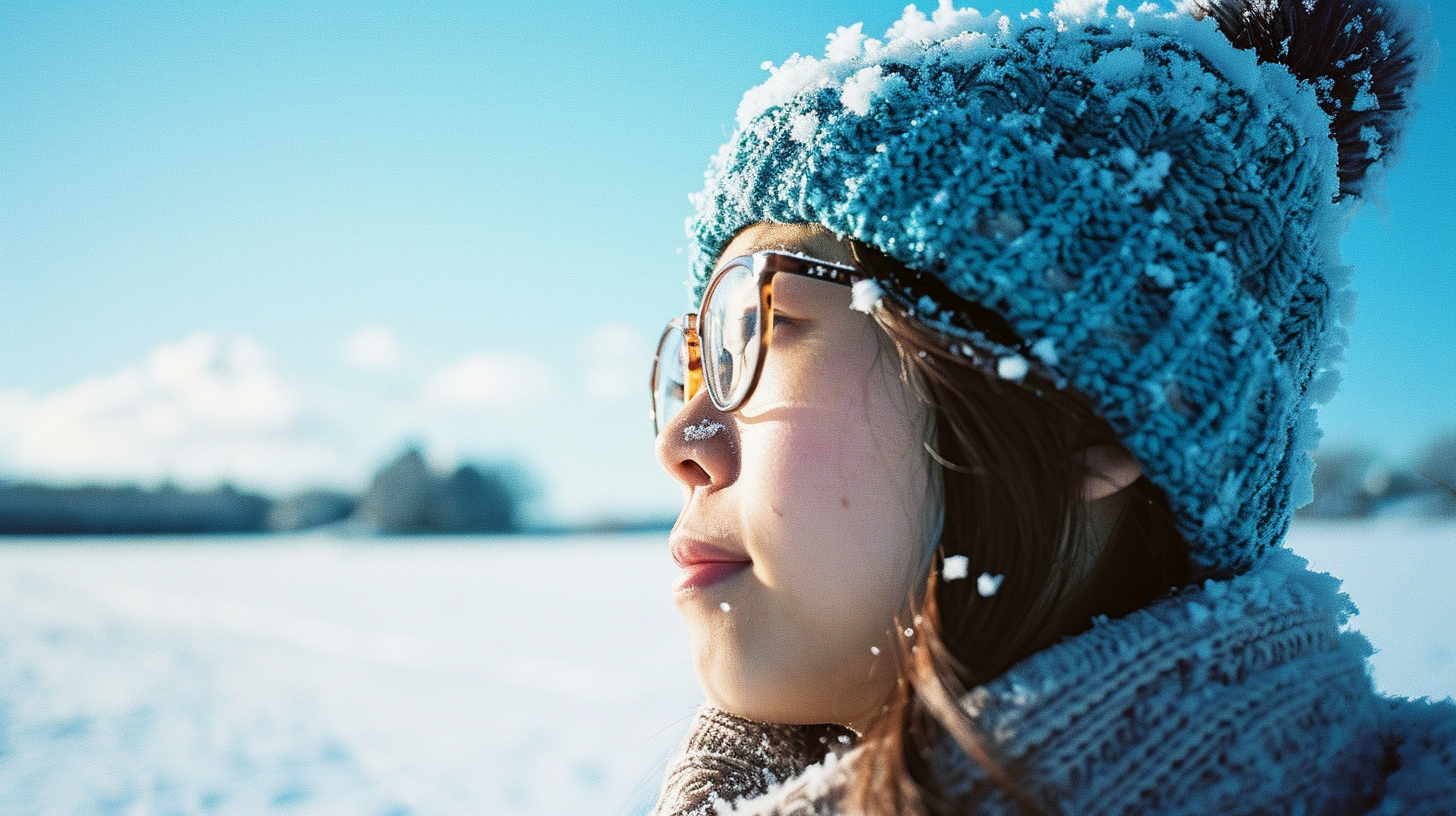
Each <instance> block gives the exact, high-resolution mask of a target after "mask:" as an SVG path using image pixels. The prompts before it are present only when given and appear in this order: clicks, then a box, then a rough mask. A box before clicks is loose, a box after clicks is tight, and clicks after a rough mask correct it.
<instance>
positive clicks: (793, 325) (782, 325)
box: [773, 311, 808, 336]
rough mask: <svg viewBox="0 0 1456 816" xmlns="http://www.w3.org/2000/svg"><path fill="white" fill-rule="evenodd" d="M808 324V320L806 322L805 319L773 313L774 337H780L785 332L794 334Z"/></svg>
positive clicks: (777, 312)
mask: <svg viewBox="0 0 1456 816" xmlns="http://www.w3.org/2000/svg"><path fill="white" fill-rule="evenodd" d="M807 323H808V320H806V319H805V318H802V317H791V316H789V315H786V314H784V313H783V312H779V311H775V312H774V313H773V327H774V336H778V335H779V334H780V333H782V332H784V331H790V332H792V331H796V330H798V329H802V328H804V326H805V324H807Z"/></svg>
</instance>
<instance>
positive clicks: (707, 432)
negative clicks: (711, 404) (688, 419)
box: [683, 419, 723, 442]
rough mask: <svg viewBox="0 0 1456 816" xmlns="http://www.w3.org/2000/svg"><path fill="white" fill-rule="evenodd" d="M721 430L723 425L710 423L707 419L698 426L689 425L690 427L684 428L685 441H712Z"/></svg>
mask: <svg viewBox="0 0 1456 816" xmlns="http://www.w3.org/2000/svg"><path fill="white" fill-rule="evenodd" d="M721 430H723V423H721V422H709V421H708V420H706V419H705V420H703V421H702V422H699V423H698V424H696V425H689V426H688V427H686V428H683V441H684V442H701V441H703V440H704V439H712V438H713V437H715V436H717V435H718V432H719V431H721Z"/></svg>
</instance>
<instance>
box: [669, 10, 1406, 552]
mask: <svg viewBox="0 0 1456 816" xmlns="http://www.w3.org/2000/svg"><path fill="white" fill-rule="evenodd" d="M1082 5H1084V6H1085V5H1089V4H1087V3H1083V4H1082ZM1091 5H1092V6H1093V9H1092V11H1090V12H1086V13H1087V15H1088V16H1087V17H1086V18H1085V19H1084V18H1074V17H1073V16H1071V15H1039V14H1036V15H1031V16H1027V17H1024V18H1022V19H1019V20H1013V19H1010V18H1007V17H1003V16H982V15H981V14H979V13H977V12H975V11H970V10H964V11H962V10H955V9H953V8H951V7H950V6H949V5H942V7H941V8H940V9H939V10H937V11H936V12H935V14H934V15H933V16H932V17H930V18H927V17H925V16H924V15H923V14H920V13H919V12H917V11H915V10H914V8H913V7H911V8H909V9H907V10H906V14H905V16H904V18H903V19H902V20H900V22H898V23H897V24H896V25H895V26H894V27H893V28H891V30H890V32H889V33H888V35H887V38H886V39H885V40H884V41H879V40H873V39H866V38H865V37H864V36H863V35H862V34H861V32H860V30H859V26H855V27H852V28H842V29H840V30H839V31H838V33H837V34H835V35H831V37H830V44H829V46H828V49H827V51H826V56H825V58H824V59H815V58H808V57H799V56H795V57H794V58H792V59H790V60H789V61H788V62H786V63H785V64H784V65H783V66H782V67H779V68H771V69H770V70H771V71H772V76H771V77H770V79H769V80H768V81H767V82H766V83H764V84H763V85H762V86H760V87H757V88H754V89H753V90H751V91H749V92H748V94H747V95H745V97H744V99H743V102H742V104H741V106H740V108H739V111H738V129H737V131H736V132H735V134H734V135H733V137H732V139H731V140H730V141H729V142H728V143H727V144H725V145H724V146H723V148H722V150H721V151H720V152H719V154H718V155H717V156H716V157H715V158H714V160H713V162H712V164H711V166H710V168H709V171H708V173H707V185H706V188H705V189H704V190H703V192H702V193H700V194H699V195H697V196H695V197H694V203H695V206H696V210H697V212H696V215H695V216H694V217H693V218H692V219H690V221H689V233H690V236H691V239H692V242H693V253H694V260H693V264H694V270H693V271H694V279H695V282H696V285H697V289H696V291H697V293H698V296H699V297H700V296H701V293H702V290H703V288H704V286H705V284H706V281H707V279H708V277H709V275H710V273H711V271H712V269H713V267H714V264H715V261H716V260H717V256H718V254H719V252H720V251H721V250H722V249H723V247H724V246H725V245H726V244H727V243H728V241H729V240H731V238H732V236H733V235H734V234H735V233H736V232H737V231H738V230H740V229H742V228H743V227H745V226H748V225H750V224H753V223H755V222H779V223H798V222H808V223H818V224H821V225H823V226H825V227H827V228H829V229H830V230H832V231H834V232H835V233H836V234H839V235H844V236H849V237H852V238H854V239H857V240H859V241H862V242H864V243H867V244H870V245H872V246H874V247H876V248H878V249H879V250H881V251H883V252H884V253H886V254H888V255H890V256H892V257H893V258H895V259H897V260H899V261H900V262H902V263H904V264H905V265H906V266H908V267H910V268H911V269H914V270H919V271H923V272H930V273H932V274H934V275H935V276H937V277H938V278H939V279H940V280H941V281H943V282H944V283H945V284H946V285H947V286H948V287H949V288H950V290H951V291H952V292H954V293H955V294H956V295H958V296H960V297H962V298H965V299H966V300H969V301H972V302H975V303H978V304H981V305H983V306H986V307H989V308H991V309H992V310H994V311H996V312H997V313H999V314H1000V315H1001V316H1003V317H1004V318H1005V319H1006V320H1007V321H1008V322H1009V323H1010V325H1011V327H1012V328H1013V329H1014V330H1015V332H1016V333H1017V334H1018V335H1019V337H1020V338H1021V339H1022V340H1023V341H1024V346H1023V348H1024V349H1026V350H1027V352H1025V357H1026V358H1029V359H1013V360H1010V361H1009V362H1010V365H1001V366H999V369H1000V370H1001V371H1003V372H1005V371H1011V372H1022V371H1025V370H1026V368H1027V366H1026V365H1025V364H1026V363H1029V364H1030V366H1031V368H1032V369H1033V370H1035V371H1039V372H1041V373H1043V374H1044V375H1045V376H1047V377H1049V378H1050V379H1052V380H1053V381H1054V382H1056V383H1057V384H1058V385H1059V386H1069V387H1071V388H1075V389H1076V390H1078V391H1080V392H1082V393H1083V394H1086V395H1087V396H1088V397H1090V398H1091V399H1092V401H1093V403H1094V404H1095V406H1096V408H1097V409H1098V411H1099V413H1100V414H1101V415H1102V416H1103V417H1104V418H1105V419H1106V420H1107V421H1108V422H1109V423H1110V424H1111V425H1112V426H1113V428H1114V429H1115V430H1116V432H1117V433H1118V435H1119V436H1120V437H1121V439H1122V441H1123V443H1124V444H1125V445H1126V446H1127V448H1128V449H1129V450H1130V451H1132V453H1133V454H1134V455H1136V456H1137V458H1138V459H1139V461H1140V462H1141V463H1142V466H1143V470H1144V472H1145V473H1146V474H1147V475H1148V476H1149V478H1151V479H1152V481H1153V482H1154V483H1156V484H1157V485H1159V486H1160V487H1161V488H1163V490H1164V491H1165V492H1166V493H1167V494H1168V497H1169V499H1170V501H1171V503H1172V507H1173V509H1174V511H1175V513H1176V516H1177V519H1178V524H1179V529H1180V531H1181V532H1182V533H1183V535H1184V536H1185V537H1186V538H1187V539H1188V541H1189V544H1190V546H1191V550H1192V554H1193V558H1194V561H1195V564H1196V567H1197V568H1198V569H1199V571H1200V574H1201V575H1204V576H1218V575H1229V574H1235V573H1238V572H1241V571H1243V570H1244V569H1246V568H1247V567H1248V565H1249V564H1250V563H1252V561H1253V560H1254V559H1255V558H1256V557H1257V556H1258V555H1259V554H1260V553H1261V552H1262V551H1263V550H1264V549H1266V548H1267V547H1268V546H1270V545H1272V544H1273V543H1275V542H1277V541H1278V540H1279V539H1280V538H1281V537H1282V536H1283V534H1284V532H1285V530H1286V529H1287V527H1288V524H1289V520H1290V517H1291V515H1292V512H1293V509H1294V508H1295V507H1296V506H1298V505H1299V504H1303V503H1305V502H1307V501H1308V499H1309V481H1310V480H1309V472H1310V469H1311V467H1312V462H1311V460H1310V458H1309V456H1308V452H1309V451H1310V450H1311V449H1312V448H1313V446H1314V445H1315V443H1316V442H1317V440H1318V430H1317V427H1316V424H1315V422H1314V421H1313V408H1312V407H1311V406H1312V404H1313V403H1315V402H1320V401H1323V400H1324V399H1327V398H1328V397H1329V396H1330V395H1331V394H1332V393H1333V390H1334V385H1335V381H1336V376H1335V373H1334V372H1333V371H1330V370H1329V369H1330V368H1331V366H1332V365H1333V364H1334V363H1335V362H1337V360H1338V357H1339V355H1340V351H1341V349H1342V347H1343V339H1344V333H1343V331H1342V330H1341V329H1339V328H1338V326H1337V325H1336V320H1335V319H1334V318H1335V315H1336V314H1337V313H1338V312H1339V311H1340V310H1341V308H1342V307H1343V306H1344V305H1345V303H1346V299H1345V298H1344V297H1342V295H1341V291H1342V289H1343V288H1344V286H1345V284H1346V281H1347V279H1348V271H1347V270H1346V269H1345V268H1344V267H1343V266H1342V265H1341V264H1340V263H1339V260H1338V257H1337V251H1338V248H1337V246H1336V240H1337V238H1338V234H1339V232H1340V230H1341V229H1342V227H1343V223H1344V220H1345V215H1346V214H1345V212H1344V209H1345V208H1344V206H1342V205H1341V204H1337V203H1335V199H1336V198H1338V197H1339V193H1340V188H1339V178H1338V176H1337V172H1336V171H1337V164H1338V160H1337V155H1336V148H1335V144H1334V142H1333V141H1332V140H1331V138H1330V136H1329V133H1330V119H1329V117H1328V116H1327V115H1326V113H1325V112H1324V111H1323V110H1322V109H1321V108H1320V105H1319V101H1320V100H1319V98H1318V95H1317V93H1316V88H1315V87H1314V85H1312V84H1311V83H1304V82H1301V81H1300V80H1298V79H1296V78H1295V77H1294V76H1292V75H1291V74H1290V72H1289V71H1288V70H1286V69H1285V68H1284V67H1283V66H1282V65H1277V64H1272V63H1260V62H1259V60H1258V58H1257V57H1256V55H1255V53H1253V52H1250V51H1244V50H1239V49H1237V48H1235V47H1234V46H1233V45H1231V44H1230V42H1229V41H1228V39H1227V38H1225V37H1224V36H1223V35H1222V34H1220V32H1219V30H1218V28H1217V26H1216V25H1215V23H1214V21H1213V20H1205V21H1196V20H1193V19H1192V18H1189V17H1187V16H1183V15H1176V14H1159V13H1138V14H1132V13H1128V12H1126V11H1122V10H1119V12H1118V13H1117V14H1116V15H1114V16H1107V15H1106V14H1105V13H1099V12H1098V10H1097V9H1096V8H1095V5H1096V4H1091ZM1367 84H1368V83H1367ZM1360 104H1362V105H1366V106H1369V105H1376V106H1378V105H1379V104H1380V100H1379V99H1378V98H1377V96H1376V95H1373V94H1372V95H1370V99H1368V100H1367V99H1362V100H1361V101H1360ZM1362 132H1364V133H1365V134H1366V137H1367V139H1368V141H1369V151H1368V152H1369V155H1370V156H1371V157H1375V158H1378V157H1379V155H1380V149H1381V145H1385V144H1388V142H1389V138H1387V136H1386V135H1382V134H1381V133H1377V132H1376V130H1375V129H1373V128H1371V129H1370V130H1368V131H1362ZM890 294H891V295H892V297H896V298H897V299H898V300H900V301H901V302H902V304H904V305H909V306H911V307H912V308H914V309H919V311H920V315H919V316H921V317H923V318H925V319H927V322H931V323H932V324H934V323H936V318H937V316H938V315H937V307H936V305H935V304H933V303H928V302H926V301H924V300H923V299H922V298H921V295H920V294H919V293H916V292H913V291H899V292H896V291H893V289H892V291H891V292H890ZM1002 362H1008V361H1005V360H1003V361H1002ZM1018 379H1019V378H1018Z"/></svg>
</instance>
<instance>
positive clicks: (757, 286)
mask: <svg viewBox="0 0 1456 816" xmlns="http://www.w3.org/2000/svg"><path fill="white" fill-rule="evenodd" d="M780 272H785V273H788V274H790V275H803V276H804V277H807V278H815V279H817V280H826V281H831V282H833V283H840V284H843V285H845V286H850V285H853V284H854V282H855V281H857V280H859V279H860V278H861V277H863V274H862V273H860V272H859V270H857V269H855V268H854V267H852V266H842V265H840V264H833V263H829V262H828V261H821V260H818V259H817V258H808V257H805V256H803V255H793V254H790V253H787V252H773V251H765V252H755V253H753V254H752V255H745V256H743V257H741V258H734V259H733V260H731V261H729V262H728V263H726V264H724V265H723V266H721V267H719V269H718V271H716V272H714V273H713V279H712V280H711V281H710V282H709V283H708V289H707V291H706V292H704V293H703V304H702V306H701V307H700V311H699V312H698V313H696V314H692V313H689V314H686V315H683V316H682V317H680V318H674V319H673V320H671V321H669V322H668V324H667V329H666V330H664V331H663V333H662V339H660V340H658V341H657V357H656V358H655V359H654V360H653V361H652V431H653V433H654V434H659V433H662V429H663V428H665V427H667V425H668V423H670V422H672V419H673V417H675V416H677V414H678V412H679V411H681V410H682V409H683V407H684V406H686V405H687V403H688V401H689V400H691V399H692V398H693V396H694V395H695V394H697V393H698V389H700V388H702V387H703V386H704V385H707V387H708V396H709V397H710V398H712V400H713V406H714V407H715V408H717V409H718V410H719V411H723V412H725V413H726V412H728V411H736V410H738V408H739V407H741V406H742V405H743V403H745V402H747V401H748V398H749V397H750V396H752V395H753V389H754V387H755V386H756V385H758V378H759V375H760V374H762V373H763V359H764V357H765V356H767V354H768V346H769V341H770V340H771V339H772V337H773V280H774V276H775V275H777V274H779V273H780ZM765 315H766V316H767V318H766V319H765V318H764V317H763V316H765Z"/></svg>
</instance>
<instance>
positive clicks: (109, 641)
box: [0, 521, 1456, 816]
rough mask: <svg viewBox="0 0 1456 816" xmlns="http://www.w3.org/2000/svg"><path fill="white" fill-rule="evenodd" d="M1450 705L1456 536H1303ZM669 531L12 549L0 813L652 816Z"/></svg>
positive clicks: (1358, 623)
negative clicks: (641, 815) (599, 535)
mask: <svg viewBox="0 0 1456 816" xmlns="http://www.w3.org/2000/svg"><path fill="white" fill-rule="evenodd" d="M1291 541H1292V543H1293V545H1294V547H1295V549H1296V550H1297V551H1298V552H1300V553H1301V554H1303V555H1305V556H1306V557H1308V558H1310V559H1311V561H1312V562H1313V563H1314V564H1315V566H1316V567H1317V568H1320V569H1323V570H1326V571H1329V572H1332V573H1334V574H1336V575H1338V576H1340V577H1342V578H1345V579H1346V588H1347V589H1348V591H1349V592H1350V594H1351V595H1352V597H1353V598H1354V599H1355V601H1356V603H1357V604H1358V605H1359V606H1360V608H1361V610H1362V612H1361V615H1360V616H1359V617H1357V618H1356V619H1355V621H1354V626H1355V627H1356V628H1358V629H1360V630H1362V631H1364V632H1365V633H1366V634H1367V635H1369V636H1370V638H1371V640H1372V641H1373V642H1374V643H1375V645H1376V646H1377V647H1378V648H1379V649H1380V651H1379V652H1378V653H1377V654H1376V656H1375V658H1374V665H1375V677H1376V682H1377V683H1378V684H1379V685H1380V686H1381V687H1382V688H1383V689H1385V690H1387V691H1390V692H1393V693H1399V694H1406V695H1432V696H1447V695H1453V694H1456V524H1450V523H1447V524H1439V525H1438V524H1430V523H1424V524H1423V523H1418V522H1413V521H1385V522H1380V523H1377V524H1347V525H1318V526H1316V525H1305V526H1302V527H1300V528H1298V529H1297V530H1296V531H1295V532H1294V534H1293V535H1292V538H1291ZM673 574H674V568H673V566H672V564H671V562H670V560H669V559H668V557H667V553H666V547H665V538H664V537H663V536H635V537H610V538H578V539H550V540H539V541H531V540H522V539H463V540H462V539H424V540H411V541H403V542H400V541H385V542H377V541H368V540H364V541H360V540H335V539H330V538H325V537H316V536H314V537H310V536H298V537H292V538H286V537H285V538H276V537H275V538H258V539H250V538H235V539H206V540H205V541H200V540H198V539H167V540H133V541H127V542H124V543H119V544H118V543H114V542H111V543H98V542H95V541H65V542H54V541H38V540H24V539H20V540H16V539H11V540H8V541H7V542H5V543H3V544H0V621H3V623H0V812H3V813H6V814H47V815H48V816H49V814H87V815H88V816H89V814H128V815H131V814H161V813H167V814H172V813H177V814H191V813H229V814H243V813H297V814H303V813H308V814H334V813H338V814H346V813H347V814H398V815H400V816H402V815H403V814H491V813H502V814H565V813H571V814H583V813H602V814H632V813H639V812H642V811H644V810H645V809H646V807H647V806H648V805H649V804H650V801H651V798H652V796H653V794H654V793H655V789H656V784H657V776H658V774H659V773H660V769H661V765H662V762H663V760H664V759H665V757H666V755H667V754H668V753H669V752H670V751H671V750H672V748H673V747H674V745H675V744H676V742H677V740H678V739H679V738H680V736H681V734H682V731H683V729H684V727H685V725H686V719H687V717H689V716H690V715H691V713H692V711H693V710H694V708H695V707H696V706H697V705H698V703H699V702H700V699H701V697H700V693H699V691H698V689H697V686H696V683H695V681H694V679H693V674H692V668H691V665H690V663H689V660H688V657H687V638H686V632H685V630H684V628H683V626H682V624H681V622H680V621H679V620H678V618H677V614H676V612H675V610H674V609H673V607H672V605H671V603H670V601H669V600H668V590H669V587H670V585H671V582H672V578H673Z"/></svg>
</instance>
